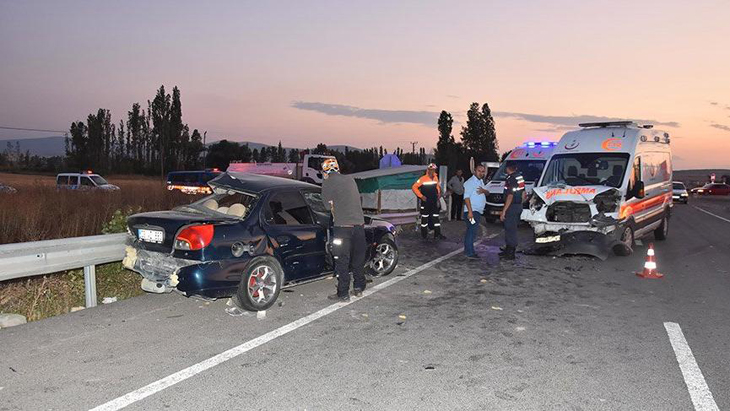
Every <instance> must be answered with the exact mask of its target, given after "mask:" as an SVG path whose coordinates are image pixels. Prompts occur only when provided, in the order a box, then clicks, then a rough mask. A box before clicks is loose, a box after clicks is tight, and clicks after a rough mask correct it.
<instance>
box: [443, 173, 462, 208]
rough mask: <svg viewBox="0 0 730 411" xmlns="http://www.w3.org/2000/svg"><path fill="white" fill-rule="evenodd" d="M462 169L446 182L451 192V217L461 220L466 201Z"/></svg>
mask: <svg viewBox="0 0 730 411" xmlns="http://www.w3.org/2000/svg"><path fill="white" fill-rule="evenodd" d="M463 174H464V173H463V172H462V171H461V170H456V174H455V175H454V176H453V177H451V180H449V182H448V183H447V184H446V188H448V189H449V192H451V219H452V220H459V221H461V215H462V214H463V211H462V205H463V203H464V177H463Z"/></svg>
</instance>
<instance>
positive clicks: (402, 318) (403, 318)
mask: <svg viewBox="0 0 730 411" xmlns="http://www.w3.org/2000/svg"><path fill="white" fill-rule="evenodd" d="M398 318H400V319H401V320H405V319H406V316H405V315H403V314H401V315H399V316H398Z"/></svg>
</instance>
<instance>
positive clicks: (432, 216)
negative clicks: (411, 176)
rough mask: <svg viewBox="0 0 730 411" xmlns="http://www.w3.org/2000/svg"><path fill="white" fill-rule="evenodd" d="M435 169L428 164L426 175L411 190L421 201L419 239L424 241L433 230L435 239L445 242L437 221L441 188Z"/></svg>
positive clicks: (434, 165) (432, 164)
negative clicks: (429, 231)
mask: <svg viewBox="0 0 730 411" xmlns="http://www.w3.org/2000/svg"><path fill="white" fill-rule="evenodd" d="M436 168H437V167H436V164H434V163H431V164H429V165H428V168H427V169H426V174H424V175H423V176H421V178H419V179H418V180H416V182H415V183H413V186H412V187H411V189H412V190H413V192H414V193H415V194H416V195H417V196H418V198H420V199H421V237H423V238H424V239H425V238H426V237H427V236H428V230H433V233H434V238H435V239H437V240H445V239H446V237H444V236H443V235H442V234H441V222H440V221H439V208H440V204H439V198H441V186H440V185H439V176H438V175H437V174H436Z"/></svg>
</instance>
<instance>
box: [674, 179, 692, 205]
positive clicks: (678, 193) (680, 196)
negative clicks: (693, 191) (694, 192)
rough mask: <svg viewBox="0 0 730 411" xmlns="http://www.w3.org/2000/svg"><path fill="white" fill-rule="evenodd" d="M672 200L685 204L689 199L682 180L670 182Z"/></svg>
mask: <svg viewBox="0 0 730 411" xmlns="http://www.w3.org/2000/svg"><path fill="white" fill-rule="evenodd" d="M672 201H674V202H677V203H685V204H687V201H689V193H687V187H685V186H684V183H683V182H681V181H674V182H672Z"/></svg>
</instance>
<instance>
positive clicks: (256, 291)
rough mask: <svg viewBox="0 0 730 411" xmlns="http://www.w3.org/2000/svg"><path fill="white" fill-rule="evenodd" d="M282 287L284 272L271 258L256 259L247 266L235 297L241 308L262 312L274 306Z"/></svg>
mask: <svg viewBox="0 0 730 411" xmlns="http://www.w3.org/2000/svg"><path fill="white" fill-rule="evenodd" d="M282 285H284V270H282V268H281V265H280V264H279V262H278V261H276V259H274V258H272V257H256V258H254V259H253V260H251V262H250V263H249V264H248V266H247V267H246V269H245V271H244V273H243V276H241V283H240V284H239V285H238V290H237V291H236V297H238V302H239V303H240V304H241V308H244V309H246V310H249V311H263V310H266V309H267V308H269V307H271V306H272V305H274V303H275V302H276V299H277V298H279V293H280V292H281V286H282Z"/></svg>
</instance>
